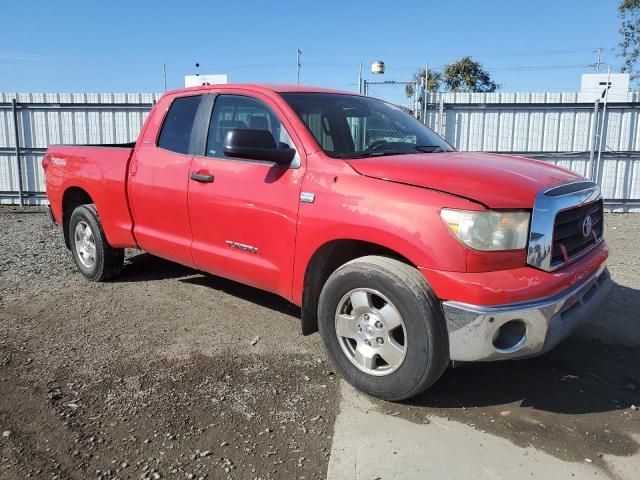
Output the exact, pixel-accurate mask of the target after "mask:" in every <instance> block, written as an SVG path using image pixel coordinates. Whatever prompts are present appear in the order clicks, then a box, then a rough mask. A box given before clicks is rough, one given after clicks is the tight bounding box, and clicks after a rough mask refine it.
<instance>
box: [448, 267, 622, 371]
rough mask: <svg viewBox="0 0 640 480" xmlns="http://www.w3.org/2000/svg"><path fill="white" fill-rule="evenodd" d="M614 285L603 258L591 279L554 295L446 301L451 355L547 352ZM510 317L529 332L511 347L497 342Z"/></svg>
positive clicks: (482, 357)
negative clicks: (489, 302) (483, 302)
mask: <svg viewBox="0 0 640 480" xmlns="http://www.w3.org/2000/svg"><path fill="white" fill-rule="evenodd" d="M611 285H612V283H611V276H610V275H609V271H608V270H607V268H606V264H605V263H603V264H602V265H601V266H600V267H599V268H598V270H597V271H596V272H595V273H594V274H593V275H592V276H591V277H589V278H588V279H587V280H585V281H583V282H582V283H580V284H578V285H576V286H574V287H571V288H570V289H568V290H565V291H563V292H561V293H559V294H557V295H554V296H552V297H546V298H541V299H537V300H534V301H531V302H521V303H513V304H507V305H497V306H476V305H469V304H465V303H460V302H449V301H446V302H443V303H442V307H443V310H444V315H445V320H446V323H447V328H448V330H449V353H450V358H451V360H456V361H464V362H473V361H487V360H504V359H512V358H523V357H530V356H535V355H540V354H542V353H545V352H547V351H548V350H550V349H551V348H553V347H554V346H555V345H557V344H558V343H560V341H562V340H563V339H564V338H566V337H567V336H569V335H570V334H571V332H573V331H574V330H575V329H576V328H577V327H579V326H580V325H582V323H584V321H585V320H586V319H587V318H588V317H589V315H590V314H591V313H592V312H593V311H594V310H595V309H596V308H597V307H598V306H599V305H600V304H601V303H602V302H603V301H604V300H605V298H606V296H607V294H608V293H609V290H610V288H611ZM511 320H520V321H521V322H523V323H524V325H525V334H524V337H523V338H522V339H521V341H519V342H516V343H515V344H514V345H513V347H511V348H507V349H504V348H503V349H499V348H496V346H494V339H495V338H496V335H497V334H498V331H499V329H500V327H502V326H503V325H504V324H505V323H507V322H509V321H511Z"/></svg>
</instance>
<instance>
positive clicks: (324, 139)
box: [281, 92, 452, 158]
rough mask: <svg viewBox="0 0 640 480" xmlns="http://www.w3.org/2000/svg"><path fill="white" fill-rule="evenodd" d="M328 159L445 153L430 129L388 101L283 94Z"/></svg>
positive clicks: (336, 96) (324, 94)
mask: <svg viewBox="0 0 640 480" xmlns="http://www.w3.org/2000/svg"><path fill="white" fill-rule="evenodd" d="M281 96H282V97H283V98H284V99H285V101H286V102H287V103H288V104H289V105H290V106H291V108H293V110H294V111H295V112H296V113H297V114H298V116H299V117H300V119H301V120H302V121H303V122H304V124H305V125H306V126H307V128H308V129H309V131H310V132H311V134H312V135H313V137H314V138H315V139H316V141H317V142H318V145H320V147H321V148H322V150H324V152H325V153H326V154H327V155H330V156H332V157H338V158H363V157H373V156H380V155H408V154H416V153H433V152H449V151H451V150H452V149H451V147H450V146H449V144H447V142H445V141H444V140H443V139H442V138H440V137H439V136H438V135H437V134H436V133H434V132H433V131H432V130H430V129H429V128H427V127H426V126H424V125H423V124H422V123H420V122H419V121H418V120H416V119H415V118H413V117H412V116H411V115H409V114H408V113H406V112H404V111H402V109H401V108H399V107H396V106H395V105H392V104H390V103H386V102H383V101H381V100H377V99H374V98H369V97H362V96H356V95H344V94H334V93H300V92H295V93H282V94H281Z"/></svg>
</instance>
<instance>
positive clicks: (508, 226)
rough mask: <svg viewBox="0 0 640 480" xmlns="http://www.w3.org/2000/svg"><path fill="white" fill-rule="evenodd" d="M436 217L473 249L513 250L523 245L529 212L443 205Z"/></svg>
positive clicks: (525, 239)
mask: <svg viewBox="0 0 640 480" xmlns="http://www.w3.org/2000/svg"><path fill="white" fill-rule="evenodd" d="M440 217H442V220H444V223H446V224H447V226H448V227H449V229H450V230H451V231H452V232H453V234H454V235H455V236H456V237H458V239H459V240H460V241H461V242H462V243H464V244H465V245H466V246H468V247H471V248H474V249H476V250H516V249H521V248H524V247H525V246H526V245H527V233H528V232H529V218H530V217H531V214H530V213H529V212H525V211H508V212H496V211H484V212H474V211H468V210H452V209H448V208H443V209H442V211H441V212H440Z"/></svg>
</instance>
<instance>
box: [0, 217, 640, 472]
mask: <svg viewBox="0 0 640 480" xmlns="http://www.w3.org/2000/svg"><path fill="white" fill-rule="evenodd" d="M606 223H607V237H608V241H609V244H610V247H611V252H612V256H611V261H610V268H611V270H612V274H613V278H614V280H615V281H616V286H615V288H614V291H613V293H612V295H611V297H610V299H609V301H608V303H607V305H606V306H605V307H604V308H603V309H602V312H601V313H600V315H598V316H597V318H594V320H593V322H592V323H591V325H589V326H587V327H586V328H584V329H583V330H582V332H581V336H578V337H576V338H574V339H571V340H569V341H567V342H565V343H563V344H562V345H560V346H559V347H558V348H557V349H556V350H555V351H553V352H551V353H550V354H548V355H545V356H543V357H541V358H537V359H532V360H526V361H520V362H507V363H496V364H482V365H473V366H466V367H462V368H456V369H450V370H448V371H447V372H446V373H445V376H444V377H443V379H442V380H441V381H440V382H438V383H437V384H436V385H435V386H434V387H433V388H432V389H431V390H429V391H428V392H427V393H425V394H424V395H422V396H421V397H419V398H417V399H414V400H413V401H411V402H410V403H407V404H390V403H384V402H377V405H378V408H379V409H380V411H382V412H384V413H387V414H389V415H394V416H402V417H404V418H407V419H410V420H412V421H416V422H424V421H425V419H426V418H427V417H429V416H432V415H437V416H441V417H447V418H451V419H452V420H458V421H461V422H464V423H467V424H469V425H473V426H475V427H476V428H478V429H481V430H486V431H487V432H490V433H493V434H495V435H499V436H502V437H505V438H507V439H509V440H510V441H512V442H513V443H514V444H515V445H520V446H523V445H531V446H533V447H535V448H538V449H542V450H545V451H547V452H548V453H551V454H553V455H556V456H558V457H561V458H563V459H566V460H570V461H574V462H580V461H585V459H588V460H589V461H590V462H593V463H596V464H597V463H598V462H599V461H600V460H599V459H600V458H601V457H603V456H605V455H616V456H621V457H624V456H628V455H633V454H636V453H637V452H638V449H639V446H638V440H639V439H640V411H638V410H637V408H638V407H640V349H638V348H637V347H638V346H640V290H639V289H640V250H639V249H638V247H637V245H636V244H637V239H638V238H640V215H607V217H606ZM298 315H299V311H298V310H297V309H296V308H295V307H293V306H291V305H289V304H288V303H287V302H286V301H284V300H282V299H280V298H278V297H275V296H273V295H270V294H267V293H264V292H261V291H258V290H255V289H252V288H249V287H244V286H242V285H239V284H236V283H233V282H230V281H226V280H223V279H220V278H217V277H213V276H210V275H206V274H203V273H200V272H197V271H194V270H191V269H188V268H185V267H182V266H179V265H176V264H173V263H170V262H167V261H164V260H161V259H158V258H155V257H152V256H150V255H147V254H144V253H140V252H134V251H132V252H129V253H128V255H127V263H126V266H125V270H124V272H123V274H122V276H121V277H120V278H119V279H118V280H117V281H114V282H111V283H106V284H94V283H89V282H86V281H84V280H83V279H82V277H81V276H80V274H78V273H77V272H76V268H75V265H74V263H73V261H72V259H71V257H70V254H69V253H68V252H67V250H66V249H65V248H64V245H63V240H62V234H61V232H60V230H59V229H58V228H56V227H53V226H51V225H49V224H48V221H47V218H46V216H45V215H44V213H43V211H42V210H41V209H38V208H25V209H22V210H21V209H18V208H9V207H5V208H0V478H2V479H4V478H6V479H14V478H25V477H32V478H47V479H52V478H59V479H66V478H102V479H110V478H136V479H138V478H150V479H159V478H208V479H210V478H216V479H217V478H234V479H245V478H246V479H255V478H287V479H289V478H306V479H311V478H324V476H325V475H326V471H327V463H328V458H329V455H330V452H331V439H332V434H333V423H334V419H335V417H336V414H337V409H338V404H339V401H340V385H339V383H340V379H339V377H338V376H337V375H336V374H335V373H334V371H333V369H332V367H331V365H330V364H329V363H328V361H327V359H326V357H325V355H324V352H323V350H322V346H321V342H320V339H319V337H318V336H317V335H314V336H311V337H302V336H300V334H299V320H298Z"/></svg>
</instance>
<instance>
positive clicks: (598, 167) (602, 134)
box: [594, 65, 611, 183]
mask: <svg viewBox="0 0 640 480" xmlns="http://www.w3.org/2000/svg"><path fill="white" fill-rule="evenodd" d="M610 88H611V65H609V69H608V71H607V82H606V85H605V89H604V91H603V92H602V98H604V105H603V107H602V125H601V127H600V138H599V139H598V140H599V145H598V160H597V161H596V173H595V178H594V181H595V182H596V183H599V178H600V175H601V174H602V172H601V165H600V157H601V156H602V148H603V147H606V145H604V137H605V134H606V133H605V131H604V127H605V126H606V119H607V100H608V99H609V89H610Z"/></svg>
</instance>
